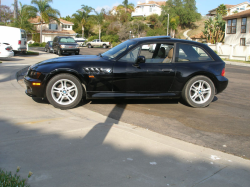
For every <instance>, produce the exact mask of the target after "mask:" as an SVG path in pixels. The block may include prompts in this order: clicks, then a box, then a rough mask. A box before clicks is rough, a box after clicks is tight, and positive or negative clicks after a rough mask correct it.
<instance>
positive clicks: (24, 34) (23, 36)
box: [21, 30, 26, 38]
mask: <svg viewBox="0 0 250 187" xmlns="http://www.w3.org/2000/svg"><path fill="white" fill-rule="evenodd" d="M21 37H22V38H26V32H25V30H21Z"/></svg>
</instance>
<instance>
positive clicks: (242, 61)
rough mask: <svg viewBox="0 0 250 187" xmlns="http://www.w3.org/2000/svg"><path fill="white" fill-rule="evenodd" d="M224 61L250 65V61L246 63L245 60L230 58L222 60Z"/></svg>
mask: <svg viewBox="0 0 250 187" xmlns="http://www.w3.org/2000/svg"><path fill="white" fill-rule="evenodd" d="M222 60H224V61H230V62H241V63H246V64H250V61H244V60H234V59H228V58H222Z"/></svg>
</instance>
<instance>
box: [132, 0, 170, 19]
mask: <svg viewBox="0 0 250 187" xmlns="http://www.w3.org/2000/svg"><path fill="white" fill-rule="evenodd" d="M165 4H166V1H149V0H146V1H145V3H142V2H138V3H137V5H136V7H135V11H134V12H132V15H131V16H132V17H135V16H143V17H146V16H150V15H152V14H158V15H159V16H160V15H161V10H162V9H161V6H162V5H165Z"/></svg>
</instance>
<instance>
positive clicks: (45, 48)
mask: <svg viewBox="0 0 250 187" xmlns="http://www.w3.org/2000/svg"><path fill="white" fill-rule="evenodd" d="M52 45H53V42H52V41H48V42H47V43H46V45H45V47H44V51H45V52H48V53H51V52H53V48H52Z"/></svg>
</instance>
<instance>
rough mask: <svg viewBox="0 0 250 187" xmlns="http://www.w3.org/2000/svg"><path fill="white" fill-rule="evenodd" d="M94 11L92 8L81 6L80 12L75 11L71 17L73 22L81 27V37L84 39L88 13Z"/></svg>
mask: <svg viewBox="0 0 250 187" xmlns="http://www.w3.org/2000/svg"><path fill="white" fill-rule="evenodd" d="M93 10H94V9H93V8H92V7H89V6H86V5H82V8H81V10H78V11H76V13H75V14H73V15H72V17H73V18H74V20H75V22H76V23H77V24H78V25H79V26H80V27H81V29H82V37H84V27H85V25H86V24H87V22H88V19H89V13H90V12H92V11H93Z"/></svg>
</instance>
